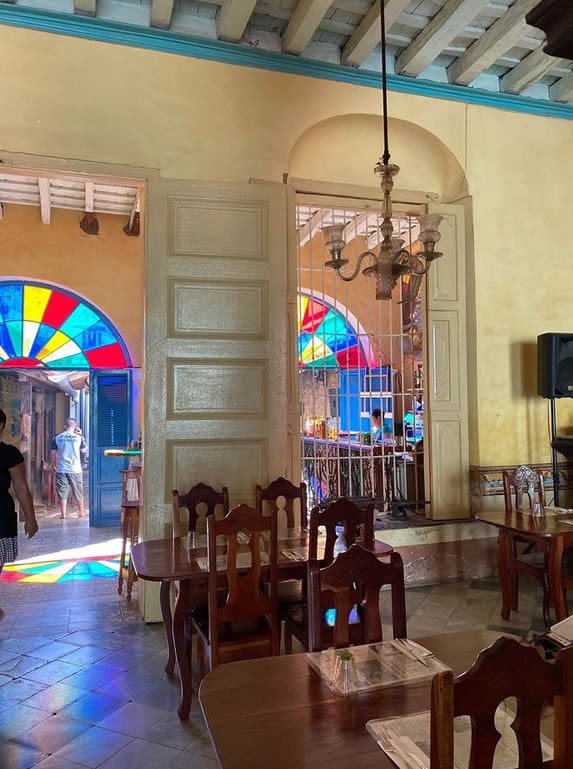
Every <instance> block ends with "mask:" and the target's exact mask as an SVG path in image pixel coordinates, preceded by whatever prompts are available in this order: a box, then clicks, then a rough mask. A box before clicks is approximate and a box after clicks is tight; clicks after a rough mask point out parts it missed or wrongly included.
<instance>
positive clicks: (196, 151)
mask: <svg viewBox="0 0 573 769" xmlns="http://www.w3.org/2000/svg"><path fill="white" fill-rule="evenodd" d="M0 64H2V65H3V71H6V72H10V77H5V78H3V79H2V81H1V82H0V103H1V104H2V111H1V114H0V136H1V137H2V140H1V141H2V145H3V149H4V150H7V151H10V152H21V153H31V154H36V155H44V156H53V157H65V158H78V159H86V160H92V161H100V162H106V163H116V164H122V165H133V166H140V167H149V168H156V169H160V171H161V173H162V174H163V175H164V176H173V177H179V178H188V179H196V180H212V181H214V180H219V181H241V182H245V181H247V180H248V179H249V178H259V179H267V180H271V181H275V182H280V181H281V180H282V175H283V173H284V172H290V174H291V176H297V177H303V178H309V177H314V178H320V179H323V180H330V181H332V182H335V183H353V184H356V183H360V184H367V185H371V186H373V187H374V185H375V180H374V178H373V175H372V168H373V165H374V162H375V160H376V158H377V156H378V154H379V151H380V140H379V133H378V131H377V129H376V119H377V116H378V114H379V109H380V106H379V105H380V100H379V94H378V93H377V91H376V90H375V89H369V88H362V87H357V86H353V85H346V84H342V83H334V82H326V81H321V80H318V79H314V78H305V77H299V76H292V75H285V74H280V73H272V72H266V71H262V70H255V69H249V68H244V67H231V66H228V65H224V64H218V63H212V62H203V61H198V60H194V59H190V58H184V57H176V56H173V55H166V54H160V53H155V52H150V51H143V50H137V49H133V48H127V47H119V46H113V45H107V44H103V43H94V42H88V41H82V40H77V39H72V38H66V37H59V36H56V35H48V34H44V33H36V32H31V31H25V30H18V29H10V28H8V27H2V28H0ZM389 108H390V112H391V115H392V118H393V120H392V130H393V133H392V135H391V143H392V153H393V156H392V159H393V160H394V161H395V162H397V163H398V164H399V165H400V166H401V168H402V170H401V173H400V177H399V181H398V182H397V187H398V188H400V189H404V190H408V189H410V190H421V191H431V192H436V193H439V194H441V195H442V197H443V199H445V200H446V201H447V200H453V199H454V198H456V197H458V196H461V195H463V194H464V192H465V189H466V186H467V190H468V191H469V195H471V201H468V208H469V211H470V224H471V225H472V229H473V241H472V239H471V238H470V246H473V249H472V248H470V249H469V251H468V253H467V260H468V272H469V274H470V278H471V280H470V286H472V287H473V285H474V284H473V282H472V281H473V278H474V277H475V292H474V291H473V288H472V291H470V296H469V309H470V327H472V326H474V325H475V329H476V334H475V343H474V342H471V343H470V346H469V349H468V357H469V359H470V403H471V404H473V408H474V409H475V410H476V411H477V414H474V415H473V418H472V422H471V424H472V425H475V428H474V429H473V433H472V436H471V461H472V462H473V463H477V464H482V465H483V464H486V465H487V464H511V463H515V462H527V461H547V459H548V457H549V454H548V448H547V433H546V402H544V401H542V400H541V399H539V398H538V397H537V396H536V395H535V348H534V344H535V338H536V335H537V334H538V333H541V332H544V331H571V330H572V328H571V321H570V313H569V305H570V293H571V283H572V280H571V277H572V275H571V272H572V271H571V267H570V266H569V256H568V255H569V252H570V242H571V232H570V229H571V225H570V216H569V207H570V203H569V197H570V188H571V177H572V172H573V122H571V121H565V120H557V119H553V118H544V117H536V116H531V115H521V114H517V113H509V112H502V111H499V110H495V109H491V108H486V107H481V106H477V105H470V106H468V105H464V104H459V103H453V102H448V101H440V100H433V99H428V98H423V97H416V96H411V95H407V94H397V93H392V94H391V95H390V105H389ZM338 118H344V119H342V120H338ZM378 124H379V123H378ZM429 188H430V189H429ZM102 306H104V307H105V305H104V304H103V302H102ZM110 314H111V313H110ZM566 405H568V404H566ZM566 410H567V409H566ZM568 419H569V417H566V421H567V420H568Z"/></svg>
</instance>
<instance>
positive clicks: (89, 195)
mask: <svg viewBox="0 0 573 769" xmlns="http://www.w3.org/2000/svg"><path fill="white" fill-rule="evenodd" d="M85 195H86V202H85V211H86V212H87V213H90V214H92V213H93V210H94V183H93V182H86V192H85Z"/></svg>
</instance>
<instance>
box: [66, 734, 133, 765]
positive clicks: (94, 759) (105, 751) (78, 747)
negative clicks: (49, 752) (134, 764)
mask: <svg viewBox="0 0 573 769" xmlns="http://www.w3.org/2000/svg"><path fill="white" fill-rule="evenodd" d="M131 741H132V738H131V737H128V736H127V735H125V734H119V732H112V731H109V730H107V729H102V728H100V727H92V728H90V729H88V730H87V731H86V732H84V733H83V734H82V735H81V736H80V737H78V738H77V739H75V740H73V741H72V742H69V743H68V744H67V745H66V746H65V747H63V748H62V749H61V750H59V751H58V752H57V753H56V755H57V756H58V757H60V758H64V759H66V760H68V761H72V762H76V763H79V764H81V765H82V766H88V767H92V768H93V769H95V767H98V766H100V765H101V764H102V763H103V762H104V761H106V760H107V759H108V758H111V756H113V755H115V754H116V753H117V752H118V751H119V750H121V749H122V748H124V747H125V746H126V745H128V744H129V743H130V742H131ZM125 769H127V766H126V767H125Z"/></svg>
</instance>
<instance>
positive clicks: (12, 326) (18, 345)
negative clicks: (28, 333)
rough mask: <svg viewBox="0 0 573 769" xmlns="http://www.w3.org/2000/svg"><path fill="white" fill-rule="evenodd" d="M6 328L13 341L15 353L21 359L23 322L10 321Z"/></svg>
mask: <svg viewBox="0 0 573 769" xmlns="http://www.w3.org/2000/svg"><path fill="white" fill-rule="evenodd" d="M6 328H7V329H8V334H9V335H10V339H11V340H12V345H13V347H14V353H15V355H16V357H17V358H19V357H20V356H21V355H22V320H21V319H20V320H9V321H8V322H7V323H6Z"/></svg>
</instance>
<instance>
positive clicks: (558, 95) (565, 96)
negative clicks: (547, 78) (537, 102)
mask: <svg viewBox="0 0 573 769" xmlns="http://www.w3.org/2000/svg"><path fill="white" fill-rule="evenodd" d="M549 95H550V96H551V98H552V99H553V100H554V101H573V72H572V73H571V74H570V75H566V76H565V77H562V78H561V80H558V81H557V82H556V83H555V84H554V85H552V86H551V88H550V89H549Z"/></svg>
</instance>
